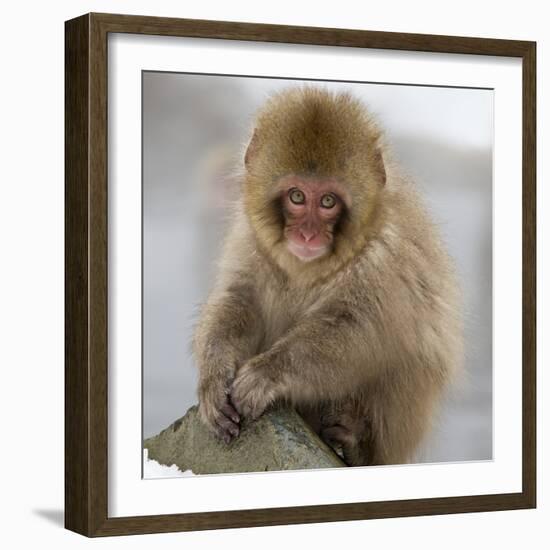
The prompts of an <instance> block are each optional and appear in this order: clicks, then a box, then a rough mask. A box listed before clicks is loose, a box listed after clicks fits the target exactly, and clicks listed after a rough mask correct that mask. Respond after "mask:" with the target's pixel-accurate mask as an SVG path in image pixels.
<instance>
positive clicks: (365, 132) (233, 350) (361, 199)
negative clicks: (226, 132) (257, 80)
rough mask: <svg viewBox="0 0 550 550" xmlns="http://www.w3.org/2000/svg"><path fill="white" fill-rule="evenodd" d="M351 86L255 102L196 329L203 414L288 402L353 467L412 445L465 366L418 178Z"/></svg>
mask: <svg viewBox="0 0 550 550" xmlns="http://www.w3.org/2000/svg"><path fill="white" fill-rule="evenodd" d="M387 157H388V153H387V151H386V150H385V149H384V146H383V144H382V137H381V132H380V130H379V129H378V127H377V126H376V124H375V123H374V121H373V120H372V118H371V116H370V115H369V113H368V111H367V110H366V108H365V107H364V106H363V105H362V104H361V103H360V102H359V101H358V100H356V99H354V98H353V97H352V96H350V95H348V94H333V93H330V92H328V91H326V90H324V89H319V88H296V89H291V90H289V91H286V92H283V93H280V94H278V95H276V96H274V97H272V98H271V99H270V100H269V101H268V102H267V104H266V105H265V107H264V108H263V109H262V110H261V111H260V113H259V115H258V117H257V121H256V126H255V130H254V133H253V136H252V139H251V141H250V144H249V146H248V149H247V151H246V155H245V162H244V165H245V166H244V172H243V175H242V200H241V202H240V205H239V207H238V211H237V212H236V213H235V219H234V222H233V224H232V228H231V231H230V233H229V235H228V237H227V239H226V242H225V247H224V254H223V258H222V262H221V268H220V272H219V275H218V278H217V282H216V285H215V288H214V289H213V291H212V293H211V295H210V297H209V299H208V302H207V303H206V305H205V306H204V309H203V311H202V314H201V317H200V320H199V323H198V325H197V328H196V331H195V337H194V353H195V357H196V360H197V363H198V366H199V369H200V381H199V390H198V393H199V404H200V413H201V416H202V419H203V420H204V421H205V422H206V423H207V424H208V425H209V426H210V427H211V428H212V429H213V430H214V431H215V432H216V433H217V435H218V436H219V437H220V438H221V439H223V440H224V441H225V442H227V443H229V442H231V440H232V439H233V438H235V437H238V435H239V428H240V422H241V419H242V418H243V417H245V418H246V417H250V418H256V417H258V416H259V415H261V414H262V413H263V412H264V410H265V409H266V408H267V407H269V406H270V405H272V404H273V403H275V402H281V401H282V402H286V403H289V404H291V405H292V406H294V407H296V408H297V409H298V411H300V412H301V413H302V415H303V416H304V417H305V418H306V419H307V420H308V421H309V422H310V423H311V425H312V426H313V427H314V429H316V430H317V432H318V433H319V434H320V436H321V437H322V438H323V439H324V440H325V441H326V442H327V443H329V444H330V445H331V446H333V448H335V449H337V450H338V451H339V452H340V453H342V454H343V457H344V459H345V461H346V462H347V463H348V464H349V465H354V466H355V465H370V464H398V463H404V462H408V461H410V460H411V459H412V458H413V453H414V451H415V450H416V449H417V447H418V445H419V443H420V442H421V440H422V437H423V436H424V435H425V433H426V432H427V430H428V428H429V426H430V421H431V420H432V419H433V417H434V413H435V411H436V407H437V404H438V401H439V399H440V397H441V395H442V390H443V389H444V388H445V386H446V385H447V383H448V382H449V381H450V380H451V379H452V377H453V375H454V374H455V373H456V371H457V370H458V369H459V368H460V366H461V360H462V325H461V316H460V307H459V305H460V301H459V293H458V289H457V286H456V283H455V280H454V275H453V270H452V267H451V263H450V261H449V259H448V256H447V254H446V252H445V250H444V248H443V246H442V243H441V241H440V238H439V236H438V234H437V232H436V230H435V228H434V226H433V225H432V223H431V222H430V220H429V218H428V216H427V214H426V212H425V210H424V208H423V207H422V205H421V203H420V202H419V198H418V196H417V194H416V191H415V190H414V188H413V187H412V186H411V184H409V183H408V182H407V181H405V180H404V178H403V177H402V176H400V175H399V173H398V171H397V170H396V168H395V167H394V166H393V165H392V164H391V163H390V162H389V160H388V158H387Z"/></svg>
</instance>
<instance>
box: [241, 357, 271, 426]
mask: <svg viewBox="0 0 550 550" xmlns="http://www.w3.org/2000/svg"><path fill="white" fill-rule="evenodd" d="M274 370H275V369H273V365H271V362H270V360H269V356H268V354H266V353H263V354H260V355H257V356H256V357H253V358H252V359H250V360H249V361H247V362H246V363H245V364H244V365H243V366H242V367H241V368H240V369H239V371H238V372H237V376H236V377H235V380H234V381H233V386H232V388H231V400H232V402H233V404H234V405H235V408H236V409H237V411H238V412H239V413H240V414H242V415H243V416H245V417H247V418H252V419H255V418H258V417H259V416H260V415H261V414H262V413H263V412H264V410H265V409H266V408H267V407H268V406H269V405H270V404H271V403H273V402H274V401H275V399H276V397H277V395H278V394H279V391H278V384H277V383H276V381H275V380H274V376H273V374H274Z"/></svg>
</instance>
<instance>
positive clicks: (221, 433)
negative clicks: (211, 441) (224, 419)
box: [215, 426, 233, 444]
mask: <svg viewBox="0 0 550 550" xmlns="http://www.w3.org/2000/svg"><path fill="white" fill-rule="evenodd" d="M215 432H216V436H217V438H218V439H220V440H222V441H223V442H224V443H226V444H229V443H231V441H232V439H233V437H232V436H231V434H230V433H229V432H228V431H226V430H224V429H223V428H221V427H220V426H216V427H215Z"/></svg>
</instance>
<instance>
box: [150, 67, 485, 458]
mask: <svg viewBox="0 0 550 550" xmlns="http://www.w3.org/2000/svg"><path fill="white" fill-rule="evenodd" d="M310 84H311V85H319V86H324V87H326V88H329V89H333V90H348V91H351V92H352V93H353V94H354V95H356V96H357V97H359V98H361V99H362V100H363V101H364V102H365V103H366V104H367V105H368V106H369V107H370V110H371V111H372V112H373V113H374V114H375V115H376V117H377V119H378V120H379V122H380V123H381V125H382V127H383V128H384V129H385V131H386V137H387V140H388V142H389V143H390V145H391V146H392V149H393V152H394V157H395V158H396V160H398V161H399V162H400V164H401V166H402V168H403V170H404V172H405V173H407V174H409V175H410V176H411V177H413V179H414V180H415V181H416V184H417V186H418V188H419V190H420V192H421V194H422V195H423V196H424V199H425V201H426V203H427V205H428V207H429V210H430V211H431V213H432V216H433V218H434V220H435V221H436V223H437V224H438V225H439V227H440V229H441V232H442V234H443V237H444V239H445V241H446V243H447V246H448V249H449V251H450V253H451V255H452V257H453V258H454V260H455V263H456V266H457V270H458V273H459V277H460V282H461V285H462V290H463V294H464V301H465V318H466V368H467V373H466V376H465V379H464V380H463V381H462V383H461V384H460V385H459V386H457V387H455V388H453V389H452V391H450V392H449V395H448V396H447V398H446V401H445V404H444V407H443V410H442V412H441V415H440V418H439V421H438V423H437V426H436V428H435V430H434V431H433V433H432V434H431V437H430V439H429V440H428V441H427V443H426V445H425V447H424V448H423V449H422V450H421V452H420V455H419V457H418V461H421V462H441V461H459V460H483V459H490V458H492V141H493V92H492V91H491V90H477V89H463V88H460V89H454V88H443V87H427V86H405V85H387V84H371V83H345V82H316V83H315V82H312V83H310ZM301 85H303V82H302V81H292V80H284V79H267V78H248V77H232V76H214V75H192V74H179V73H156V72H144V73H143V436H144V438H147V437H150V436H152V435H155V434H156V433H158V432H159V431H160V430H162V429H164V428H165V427H167V426H168V425H169V424H170V423H171V422H173V421H174V420H175V419H176V418H179V417H180V416H182V415H183V414H185V412H186V411H187V409H188V408H189V407H190V406H191V405H193V404H195V403H196V402H197V397H196V387H197V371H196V368H195V366H194V364H193V359H192V356H191V352H190V342H191V335H192V330H193V326H194V323H195V320H196V318H197V315H198V312H199V308H200V304H201V303H202V302H203V301H204V300H205V299H206V296H207V294H208V291H209V288H210V286H211V284H212V281H213V278H214V274H215V271H216V259H217V257H218V256H219V253H220V246H221V239H222V236H223V234H224V231H225V228H226V222H227V208H228V205H229V203H230V202H231V201H232V200H233V199H234V198H235V197H236V196H237V194H238V183H236V181H235V178H234V177H233V176H232V174H233V173H234V170H235V167H236V166H239V165H240V163H242V155H243V151H244V149H245V147H246V143H247V140H248V138H249V136H250V131H251V127H252V124H253V118H254V113H255V112H256V110H257V109H258V108H259V107H260V106H261V105H262V104H263V102H264V101H265V99H266V98H267V97H268V96H269V95H270V94H271V93H273V92H275V91H278V90H281V89H283V88H287V87H290V86H301Z"/></svg>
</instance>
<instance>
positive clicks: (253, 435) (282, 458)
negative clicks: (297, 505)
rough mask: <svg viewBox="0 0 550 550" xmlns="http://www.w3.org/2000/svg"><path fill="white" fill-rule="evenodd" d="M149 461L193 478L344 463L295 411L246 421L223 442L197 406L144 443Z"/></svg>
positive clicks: (268, 414)
mask: <svg viewBox="0 0 550 550" xmlns="http://www.w3.org/2000/svg"><path fill="white" fill-rule="evenodd" d="M144 447H145V448H146V449H148V451H149V458H150V459H153V460H156V461H157V462H159V463H160V464H165V465H167V466H171V465H172V464H175V465H176V466H177V467H178V468H179V469H180V470H182V471H185V470H192V471H193V473H195V474H218V473H235V472H263V471H273V470H303V469H310V468H341V467H345V464H344V463H343V462H342V461H341V460H340V458H339V457H338V456H337V455H336V454H335V453H334V452H333V451H332V450H331V449H330V448H329V447H328V446H327V445H326V444H325V443H324V442H323V441H321V439H320V438H319V437H318V436H317V434H316V433H315V432H314V431H313V430H312V429H311V428H310V427H309V426H308V425H307V424H306V422H305V421H304V420H303V419H302V418H301V417H300V415H299V414H298V413H297V412H295V411H294V410H292V409H286V408H281V409H274V410H271V411H268V412H266V413H265V414H263V415H262V416H261V417H260V418H259V419H258V420H256V421H253V422H247V421H244V422H243V425H242V427H241V433H240V435H239V437H238V438H236V439H235V440H233V441H232V442H231V443H229V444H226V443H223V442H221V441H219V440H218V439H217V438H216V437H215V436H214V435H213V434H212V433H211V432H210V431H209V430H208V429H207V428H206V427H205V426H204V424H203V423H202V422H201V421H200V419H199V416H198V408H197V406H196V405H195V406H193V407H191V408H190V409H189V410H188V411H187V414H186V415H185V416H183V417H182V418H180V419H178V420H176V421H175V422H174V423H173V424H171V425H170V426H169V427H168V428H166V429H164V430H163V431H162V432H160V433H159V434H158V435H156V436H154V437H151V438H149V439H146V440H145V441H144Z"/></svg>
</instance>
